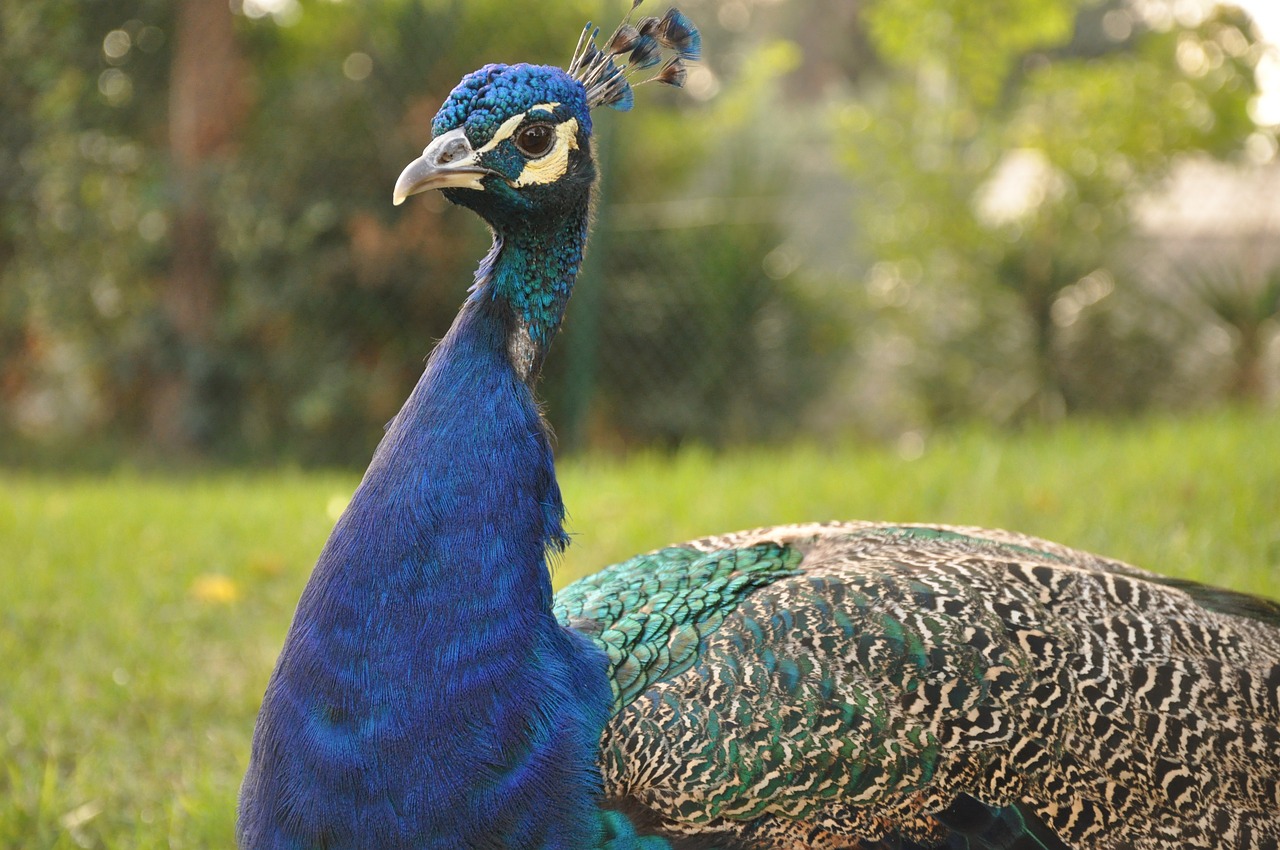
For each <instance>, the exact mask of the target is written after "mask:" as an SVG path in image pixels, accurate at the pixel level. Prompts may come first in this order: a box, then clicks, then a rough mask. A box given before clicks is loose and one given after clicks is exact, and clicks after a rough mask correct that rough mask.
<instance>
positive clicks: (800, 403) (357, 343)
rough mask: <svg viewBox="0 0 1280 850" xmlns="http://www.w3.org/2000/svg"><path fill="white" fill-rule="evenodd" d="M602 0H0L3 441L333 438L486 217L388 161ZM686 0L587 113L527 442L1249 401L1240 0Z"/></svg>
mask: <svg viewBox="0 0 1280 850" xmlns="http://www.w3.org/2000/svg"><path fill="white" fill-rule="evenodd" d="M615 6H617V7H618V8H614V7H615ZM623 10H624V6H623V4H620V3H601V2H594V0H593V2H570V3H554V4H537V5H527V6H526V5H522V4H515V3H512V2H509V0H501V2H499V1H498V0H468V2H462V0H368V1H367V2H360V3H356V2H342V0H232V2H231V3H230V5H228V3H227V2H226V0H182V2H168V0H92V1H91V2H86V1H85V0H41V2H31V3H19V2H7V3H5V4H4V5H3V9H2V11H0V26H2V27H3V30H2V32H3V42H2V47H0V50H2V54H3V55H2V57H0V61H2V62H3V67H4V85H3V87H0V110H2V111H3V115H4V120H3V122H0V204H2V206H0V446H3V448H0V457H2V458H3V459H4V460H5V461H7V462H9V463H11V464H35V465H44V466H48V465H55V466H60V467H62V466H67V465H80V466H94V465H99V466H101V465H114V464H117V463H119V462H120V461H121V460H122V459H127V460H129V461H137V462H141V463H144V464H145V463H153V464H170V463H177V462H184V463H185V462H190V461H192V460H195V461H211V462H216V463H230V464H254V465H258V464H268V465H271V464H279V463H288V464H304V465H333V464H339V465H351V466H359V465H361V464H363V463H364V462H365V461H366V460H367V458H368V456H369V453H370V450H371V447H372V446H373V444H374V443H375V442H376V440H377V437H378V435H379V433H380V429H381V428H382V426H383V424H384V423H385V422H386V421H387V420H388V419H389V418H390V417H391V416H392V415H393V414H394V413H395V411H396V410H397V409H398V406H399V404H400V403H401V401H402V399H404V398H405V396H406V394H407V392H408V390H409V388H410V387H411V386H412V384H413V382H414V381H415V380H416V377H417V375H418V374H419V373H420V371H421V365H422V358H423V356H424V355H425V353H426V352H427V351H428V350H429V348H430V345H431V343H432V342H433V340H435V339H437V338H438V337H439V336H441V335H442V334H443V332H444V330H445V329H446V328H447V326H448V323H449V321H450V320H451V318H452V316H453V314H454V312H455V310H456V308H457V305H458V304H459V303H460V301H461V299H462V297H463V293H464V291H465V288H466V286H467V285H468V283H469V281H470V274H471V271H472V269H473V268H474V266H475V263H476V261H477V258H478V257H479V256H480V255H481V254H482V252H483V250H484V248H485V247H486V243H487V238H488V237H487V234H486V233H485V231H484V229H483V227H482V226H481V224H480V223H479V222H478V221H477V220H475V219H474V218H473V217H472V216H469V215H468V214H466V213H465V212H462V211H459V210H455V209H451V208H449V207H448V205H447V204H446V203H445V202H444V201H443V199H442V198H440V197H437V196H427V197H424V198H415V199H414V201H413V202H412V203H410V204H408V205H406V206H405V207H403V208H393V207H392V206H391V204H390V200H389V199H390V187H391V185H392V183H393V182H394V179H395V176H396V175H397V174H398V173H399V170H400V168H401V167H402V166H403V165H404V164H405V163H407V162H408V161H409V160H410V159H412V158H413V157H414V155H415V154H416V153H417V152H418V151H419V150H420V149H421V148H422V147H423V145H424V144H425V142H426V141H427V140H428V138H429V122H430V119H431V117H432V115H433V114H434V112H435V110H436V109H437V107H438V106H439V104H440V103H441V101H442V99H443V98H444V97H445V96H446V95H447V94H448V92H449V90H450V89H451V88H452V86H453V84H454V83H455V82H456V81H457V80H458V79H459V78H460V77H461V76H462V74H464V73H466V72H467V71H469V70H471V69H474V68H475V67H478V66H479V65H480V64H483V63H484V62H488V61H537V62H547V63H557V64H563V63H564V62H565V61H566V59H567V54H568V52H569V50H570V49H571V48H572V44H573V42H574V40H575V39H576V33H577V31H578V29H579V28H580V26H581V24H582V22H583V21H584V20H585V19H587V18H591V17H595V18H597V19H599V20H604V21H613V20H616V19H617V18H618V17H620V14H621V12H622V11H623ZM685 10H686V11H687V12H688V14H690V15H691V16H692V17H693V18H694V19H695V20H697V21H698V22H699V24H700V25H701V26H702V28H703V30H704V36H705V44H706V62H705V63H704V64H703V65H702V66H701V67H699V68H697V69H696V70H695V71H694V72H693V73H691V74H690V78H689V84H688V89H687V91H686V92H673V91H670V90H666V89H663V90H658V88H659V87H657V86H650V87H647V90H643V91H641V92H640V98H639V105H638V107H637V108H636V109H635V111H634V112H632V113H630V114H621V113H611V114H607V115H604V116H602V117H601V119H600V120H599V121H598V124H599V127H600V139H599V147H600V156H601V158H602V160H603V182H602V202H601V204H600V206H599V216H598V223H597V227H596V231H595V236H594V241H593V244H592V251H591V254H590V258H589V262H588V265H587V267H586V269H585V271H584V273H583V275H582V279H581V283H580V286H579V288H578V291H577V293H576V296H575V299H574V302H573V304H572V306H571V308H570V312H569V318H568V322H567V325H566V329H565V333H564V335H563V336H562V337H561V338H560V340H558V342H557V344H556V350H555V352H554V354H553V355H552V357H551V358H550V364H549V367H548V371H547V374H546V377H545V380H544V384H543V393H544V395H545V396H546V397H547V399H548V401H549V407H548V410H549V412H550V417H551V419H552V422H553V424H554V425H555V426H556V430H557V432H558V434H559V436H560V448H561V451H562V452H564V453H569V452H573V451H578V450H582V449H584V448H592V447H595V448H606V449H612V448H618V447H627V446H634V445H653V444H657V445H663V446H675V445H680V444H684V443H689V442H694V443H697V444H706V445H711V446H731V445H735V444H741V443H744V442H752V441H784V440H786V439H788V438H792V437H794V436H795V435H797V434H804V435H808V436H814V435H834V434H839V435H844V434H848V433H850V432H856V433H859V434H863V435H869V436H873V437H877V438H885V439H890V440H901V441H903V445H904V447H905V448H906V449H907V450H908V451H909V450H910V446H911V445H913V444H916V443H917V442H918V440H919V439H920V436H921V435H923V434H927V433H928V432H929V431H930V429H933V428H935V427H936V426H938V425H939V424H945V423H950V422H955V421H967V420H973V419H980V420H985V421H990V422H996V423H1019V422H1026V421H1029V420H1030V421H1037V420H1049V421H1052V420H1056V419H1058V418H1061V417H1063V416H1069V415H1071V414H1073V413H1081V412H1088V413H1100V414H1107V415H1110V414H1117V415H1125V414H1131V413H1133V412H1135V411H1143V410H1149V409H1159V410H1169V411H1182V410H1188V409H1195V408H1203V407H1205V406H1212V405H1217V404H1221V403H1223V402H1227V401H1238V402H1245V403H1267V402H1270V401H1274V399H1275V397H1276V386H1277V381H1278V377H1277V373H1278V369H1280V366H1278V364H1280V348H1278V344H1277V321H1276V317H1277V313H1278V312H1280V239H1278V238H1277V237H1278V236H1280V164H1277V157H1276V150H1277V133H1276V128H1277V124H1280V58H1278V56H1280V53H1278V52H1277V48H1276V47H1275V45H1274V44H1273V43H1271V42H1268V41H1267V40H1266V39H1267V38H1268V37H1270V38H1280V22H1278V19H1280V7H1277V6H1276V4H1275V3H1273V2H1271V0H1249V2H1246V3H1243V8H1242V6H1240V5H1219V4H1215V3H1212V2H1198V0H996V2H986V3H982V4H974V3H972V2H968V0H861V2H854V0H807V2H786V0H722V2H710V0H690V2H688V3H686V4H685ZM659 11H660V10H659ZM1251 16H1252V17H1251Z"/></svg>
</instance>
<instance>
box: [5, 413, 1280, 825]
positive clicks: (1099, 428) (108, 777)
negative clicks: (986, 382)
mask: <svg viewBox="0 0 1280 850" xmlns="http://www.w3.org/2000/svg"><path fill="white" fill-rule="evenodd" d="M561 478H562V483H563V486H564V490H565V497H566V500H567V502H568V504H569V507H570V510H571V527H572V529H573V530H574V531H575V545H574V546H573V548H572V550H571V553H570V554H569V556H568V557H567V558H566V559H565V562H564V563H563V564H562V565H561V566H560V568H559V569H558V571H557V583H558V584H563V583H565V582H566V581H568V580H570V579H572V578H573V577H576V576H578V575H581V574H583V573H586V572H589V571H591V570H593V569H595V568H596V567H598V566H600V565H603V564H605V563H609V562H612V561H614V560H617V559H620V558H623V557H626V556H627V555H630V554H634V553H635V552H637V551H640V550H644V549H649V548H653V547H655V546H659V545H662V544H664V543H668V542H673V541H676V540H680V539H685V538H689V537H695V536H700V535H704V534H708V533H713V532H719V531H729V530H733V529H737V528H744V527H750V526H755V525H764V524H770V523H776V522H787V521H803V520H815V519H834V518H864V519H885V520H893V521H944V522H950V523H963V524H975V525H985V526H1003V527H1006V528H1013V529H1017V530H1020V531H1026V532H1029V533H1033V534H1038V535H1041V536H1045V537H1049V538H1052V539H1055V540H1058V541H1060V542H1063V543H1068V544H1071V545H1074V546H1078V547H1080V548H1085V549H1091V550H1094V551H1097V552H1100V553H1104V554H1108V555H1112V556H1116V557H1119V558H1123V559H1125V560H1128V561H1131V562H1133V563H1135V564H1138V565H1140V566H1144V567H1147V568H1150V569H1155V570H1158V571H1160V572H1165V573H1169V574H1175V575H1182V576H1189V577H1193V578H1198V579H1202V580H1207V581H1212V582H1214V583H1218V584H1225V585H1229V586H1232V587H1235V588H1238V589H1242V590H1247V591H1252V592H1257V593H1262V594H1267V595H1271V596H1280V417H1275V416H1271V415H1267V414H1265V413H1255V414H1246V413H1229V414H1226V413H1224V414H1214V415H1206V416H1202V417H1199V418H1196V419H1192V420H1183V421H1140V422H1134V423H1128V424H1122V425H1115V424H1102V423H1089V422H1085V423H1073V424H1070V425H1068V426H1065V427H1062V428H1058V429H1055V430H1052V431H1047V432H1032V433H1027V434H1022V435H1017V436H1008V435H1001V434H994V433H991V432H986V431H980V430H974V431H964V432H960V433H955V434H949V435H943V436H939V437H937V438H935V439H932V440H930V441H929V442H928V443H927V445H926V446H925V451H924V454H923V456H921V457H920V458H918V459H915V460H903V459H902V458H900V457H899V456H898V454H897V453H896V452H893V451H891V450H886V449H880V448H868V447H865V446H858V445H847V446H840V447H834V448H832V447H819V446H800V447H791V448H786V449H766V450H753V451H749V452H736V453H734V454H732V455H715V454H710V453H706V452H701V451H687V452H684V453H682V454H680V455H678V456H676V457H666V456H662V455H657V454H640V455H638V456H634V457H631V458H629V459H626V460H610V459H600V458H588V459H582V460H578V461H574V462H571V463H566V464H565V465H564V466H563V469H562V471H561ZM356 481H357V477H356V476H354V475H349V474H305V473H269V474H268V473H264V474H222V475H217V476H214V477H212V478H202V479H194V480H192V479H165V478H157V477H139V476H136V475H132V474H115V475H111V476H106V477H66V478H59V477H45V476H31V475H22V474H3V473H0V553H3V555H2V556H0V618H2V619H0V671H3V672H2V673H0V848H23V850H30V848H50V847H66V848H72V847H111V848H135V847H136V848H150V847H170V848H188V847H210V848H214V847H218V848H221V847H229V846H231V845H232V838H233V836H232V821H233V812H234V801H235V791H236V787H237V785H238V782H239V779H240V775H241V773H242V772H243V770H244V766H245V760H246V758H247V755H248V744H249V735H250V731H251V728H252V724H253V717H254V714H255V712H256V710H257V703H258V700H259V698H260V697H261V694H262V690H263V688H264V686H265V684H266V678H267V675H268V673H269V672H270V668H271V664H272V663H273V661H274V657H275V653H276V652H277V651H278V649H279V645H280V641H281V639H282V638H283V635H284V631H285V629H286V627H287V625H288V621H289V617H290V613H291V611H292V609H293V605H294V603H295V601H296V599H297V597H298V593H299V592H300V590H301V588H302V584H303V582H304V581H305V579H306V575H307V572H308V570H309V569H310V565H311V563H312V561H313V559H314V558H315V556H316V553H317V552H318V550H319V548H320V546H321V544H322V543H323V541H324V538H325V535H326V534H327V533H328V530H329V527H330V526H331V524H332V516H333V513H334V511H335V510H337V509H339V508H340V506H341V504H342V503H343V501H344V499H345V498H346V496H347V495H348V494H349V493H350V492H351V490H352V488H353V487H354V485H355V483H356Z"/></svg>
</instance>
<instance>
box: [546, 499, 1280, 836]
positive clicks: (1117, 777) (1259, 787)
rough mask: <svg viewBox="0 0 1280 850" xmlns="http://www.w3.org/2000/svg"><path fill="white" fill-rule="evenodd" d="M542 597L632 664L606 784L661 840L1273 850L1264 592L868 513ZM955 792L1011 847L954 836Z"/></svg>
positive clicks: (1268, 615) (1277, 675)
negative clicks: (873, 518) (879, 519)
mask: <svg viewBox="0 0 1280 850" xmlns="http://www.w3.org/2000/svg"><path fill="white" fill-rule="evenodd" d="M727 553H728V554H727ZM699 558H701V560H698V559H699ZM734 558H737V559H738V560H737V561H733V559H734ZM691 559H692V560H691ZM675 562H679V564H677V566H676V567H671V566H670V565H671V564H672V563H675ZM664 564H666V565H667V566H668V569H667V574H666V575H665V576H664V577H662V578H655V576H657V575H658V574H659V573H660V572H661V570H662V567H663V565H664ZM699 564H700V565H702V566H689V565H699ZM708 564H711V565H712V566H711V567H708V566H707V565H708ZM699 570H701V571H702V572H700V573H699V574H698V578H697V581H692V582H686V583H684V584H683V585H682V584H681V582H680V581H679V576H681V575H683V574H684V573H685V572H689V571H692V572H698V571H699ZM708 570H711V572H708ZM708 575H711V576H713V578H712V579H711V580H708V578H707V576H708ZM708 586H710V587H712V588H713V590H712V592H711V596H712V597H714V598H713V599H711V601H710V602H707V601H706V600H705V599H704V600H703V601H701V602H698V603H697V604H695V605H694V608H695V609H698V610H695V611H694V613H693V614H689V613H688V611H689V606H688V605H687V604H684V603H681V601H680V600H681V599H682V598H683V597H684V596H687V595H689V594H695V595H696V594H698V593H700V592H701V593H703V595H704V596H705V595H706V593H705V591H702V590H701V588H703V587H708ZM557 601H558V609H557V614H558V615H559V616H560V617H561V620H562V621H563V622H565V623H566V624H567V625H570V626H572V627H574V628H577V629H579V630H581V631H584V632H586V633H587V634H589V635H591V636H593V637H595V638H596V640H597V641H598V642H599V643H600V644H601V645H602V646H604V647H605V648H606V649H607V650H608V651H610V655H611V660H612V662H613V667H614V670H615V671H616V672H617V673H618V674H619V675H620V677H621V679H622V680H624V681H625V682H626V687H624V688H617V687H615V691H616V692H617V693H618V695H619V699H618V701H617V703H616V705H615V712H616V713H615V715H614V717H613V719H612V721H611V722H610V724H609V726H608V727H607V729H606V731H605V735H604V739H603V742H602V749H601V767H602V771H603V775H604V781H605V792H606V796H607V798H609V800H610V802H611V803H612V804H613V805H616V806H618V807H620V808H623V809H624V810H625V811H627V812H628V813H629V814H631V815H632V817H633V819H634V820H637V821H638V822H641V823H645V824H648V825H649V826H650V827H651V828H653V829H655V830H657V831H658V832H660V833H661V834H664V835H666V836H668V837H669V838H671V839H672V840H673V843H674V844H675V846H677V847H681V846H688V847H761V848H764V847H768V848H778V850H800V848H856V850H869V848H891V847H913V846H919V847H943V846H945V847H953V846H954V847H965V846H969V847H1017V848H1021V847H1028V848H1030V847H1050V848H1053V847H1059V846H1061V847H1070V848H1082V850H1083V848H1089V850H1157V848H1172V847H1177V848H1214V850H1221V848H1240V850H1264V849H1265V848H1271V850H1274V849H1275V848H1277V847H1280V606H1277V605H1275V604H1274V603H1271V602H1268V601H1265V600H1259V599H1256V598H1253V597H1249V596H1245V595H1243V594H1236V593H1232V592H1229V591H1220V590H1215V589H1211V588H1206V587H1203V586H1200V585H1195V584H1191V583H1187V582H1179V581H1174V580H1169V579H1165V578H1162V577H1159V576H1156V575H1153V574H1150V573H1146V572H1144V571H1142V570H1138V569H1136V568H1134V567H1131V566H1128V565H1126V564H1122V563H1119V562H1116V561H1112V560H1108V559H1105V558H1100V557H1097V556H1094V555H1090V554H1087V553H1083V552H1078V551H1075V550H1072V549H1068V548H1065V547H1062V546H1059V545H1056V544H1053V543H1049V542H1047V541H1043V540H1038V539H1034V538H1030V537H1025V536H1022V535H1017V534H1011V533H1008V532H1002V531H990V530H981V529H971V528H952V527H944V526H885V525H874V524H869V523H845V524H829V525H807V526H789V527H779V528H772V529H761V530H757V531H749V532H743V533H740V534H735V535H729V536H725V537H718V538H711V539H706V540H701V541H696V542H694V543H690V544H686V545H685V546H683V547H674V548H672V549H667V550H662V552H658V553H653V554H652V555H650V556H644V557H642V558H639V559H633V560H632V561H629V562H626V563H624V564H619V565H617V566H615V567H611V568H609V569H607V570H604V571H602V572H601V573H598V574H596V575H595V576H592V577H590V578H588V579H585V580H583V582H580V583H578V584H577V585H573V586H571V587H569V588H566V590H565V591H562V593H561V596H560V597H559V598H558V600H557ZM682 605H683V607H682ZM699 606H701V607H699ZM707 609H712V610H714V612H715V616H708V615H707V613H706V611H707ZM681 612H684V613H681ZM690 647H692V649H691V648H690ZM664 653H665V655H664ZM969 798H972V799H973V800H977V801H980V802H981V803H982V804H985V806H987V807H990V808H991V809H992V810H993V811H995V810H999V812H1002V813H1003V815H1002V816H1003V817H1005V818H1006V819H1008V820H1009V821H1010V823H1011V826H1009V827H1008V828H1004V827H1001V828H1000V829H995V832H997V833H998V832H1001V829H1003V832H1004V833H1008V835H1006V838H1005V839H1000V840H1007V843H1004V844H1001V843H999V840H997V839H995V838H990V839H989V840H986V842H985V843H984V840H980V838H981V837H979V838H975V839H974V840H973V842H972V843H961V839H960V838H957V836H958V832H957V831H956V829H955V824H954V823H952V822H951V821H949V820H948V812H949V811H953V809H952V808H951V807H953V806H954V805H956V804H957V801H966V800H969ZM979 811H980V812H981V811H982V808H981V807H979ZM984 816H985V815H984ZM975 832H980V830H976V831H975ZM970 837H971V838H972V836H970ZM963 840H964V841H967V840H968V839H963ZM949 841H950V842H951V843H948V842H949ZM1018 841H1023V843H1018ZM682 842H684V843H683V844H682ZM1055 842H1057V843H1055Z"/></svg>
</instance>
